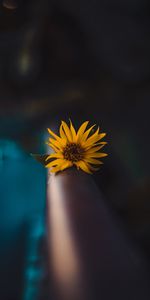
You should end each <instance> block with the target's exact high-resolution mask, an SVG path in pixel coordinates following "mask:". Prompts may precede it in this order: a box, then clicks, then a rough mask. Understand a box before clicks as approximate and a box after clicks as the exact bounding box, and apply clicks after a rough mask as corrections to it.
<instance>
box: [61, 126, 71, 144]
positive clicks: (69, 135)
mask: <svg viewBox="0 0 150 300" xmlns="http://www.w3.org/2000/svg"><path fill="white" fill-rule="evenodd" d="M62 126H63V130H64V132H65V135H66V137H67V140H68V141H69V142H72V134H71V131H70V129H69V127H68V125H67V124H66V122H64V121H62Z"/></svg>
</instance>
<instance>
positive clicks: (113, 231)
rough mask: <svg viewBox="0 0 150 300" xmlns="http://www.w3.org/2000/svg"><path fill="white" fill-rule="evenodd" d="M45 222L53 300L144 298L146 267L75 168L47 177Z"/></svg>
mask: <svg viewBox="0 0 150 300" xmlns="http://www.w3.org/2000/svg"><path fill="white" fill-rule="evenodd" d="M47 221H48V223H47V224H48V253H49V262H50V265H49V266H50V280H51V284H52V290H53V292H54V294H53V299H54V300H55V299H57V300H69V299H70V300H74V299H75V300H78V299H79V300H85V299H93V300H95V299H102V300H103V299H118V300H120V299H149V297H150V292H149V288H148V275H147V273H146V263H145V261H144V259H143V258H142V257H141V256H140V255H139V253H138V252H137V251H136V249H135V248H134V247H133V246H131V245H130V244H129V242H128V241H127V239H126V238H125V237H124V236H123V234H122V232H121V230H120V226H119V223H118V222H116V221H115V220H114V215H113V213H112V212H111V211H110V210H109V209H108V208H107V206H106V204H105V202H104V201H103V198H102V195H101V193H100V192H99V190H98V188H97V187H96V185H95V183H94V181H93V179H92V176H89V175H86V174H84V173H82V172H79V171H77V170H75V169H68V170H66V171H64V172H62V173H59V174H57V175H50V177H49V179H48V185H47ZM110 297H111V298H110Z"/></svg>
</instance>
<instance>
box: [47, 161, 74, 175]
mask: <svg viewBox="0 0 150 300" xmlns="http://www.w3.org/2000/svg"><path fill="white" fill-rule="evenodd" d="M71 166H72V162H71V161H66V162H65V161H64V163H63V164H62V165H58V166H56V167H53V168H52V169H51V173H57V172H59V171H63V170H65V169H66V168H69V167H71Z"/></svg>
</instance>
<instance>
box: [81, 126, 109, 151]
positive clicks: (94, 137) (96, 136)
mask: <svg viewBox="0 0 150 300" xmlns="http://www.w3.org/2000/svg"><path fill="white" fill-rule="evenodd" d="M98 130H99V128H98V129H97V131H96V132H95V133H94V134H93V135H92V136H91V137H89V138H88V139H87V140H86V142H85V144H84V146H85V147H89V146H91V145H93V146H94V144H95V143H97V142H98V141H99V140H101V139H102V138H103V137H104V136H105V135H106V133H100V134H98Z"/></svg>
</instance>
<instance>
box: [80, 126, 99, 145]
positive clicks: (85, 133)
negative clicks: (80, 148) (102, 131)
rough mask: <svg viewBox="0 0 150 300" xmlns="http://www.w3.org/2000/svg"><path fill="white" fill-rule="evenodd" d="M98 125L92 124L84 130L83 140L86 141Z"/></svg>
mask: <svg viewBox="0 0 150 300" xmlns="http://www.w3.org/2000/svg"><path fill="white" fill-rule="evenodd" d="M95 126H96V125H93V126H91V127H90V128H89V129H88V130H87V131H85V132H84V134H83V136H82V142H85V141H86V139H87V137H88V135H89V134H90V131H91V130H92V129H93V128H94V127H95Z"/></svg>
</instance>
